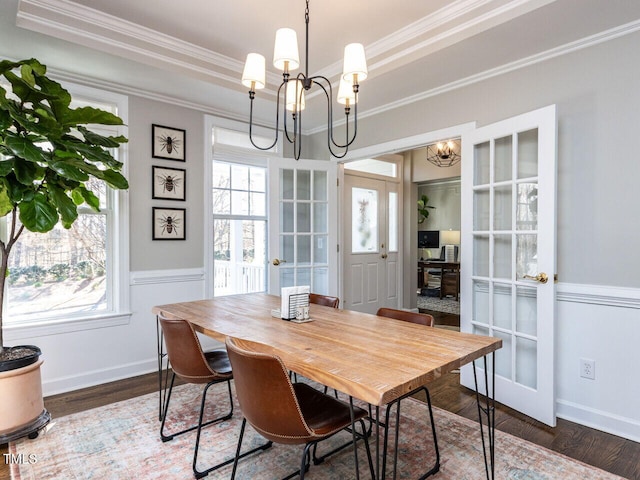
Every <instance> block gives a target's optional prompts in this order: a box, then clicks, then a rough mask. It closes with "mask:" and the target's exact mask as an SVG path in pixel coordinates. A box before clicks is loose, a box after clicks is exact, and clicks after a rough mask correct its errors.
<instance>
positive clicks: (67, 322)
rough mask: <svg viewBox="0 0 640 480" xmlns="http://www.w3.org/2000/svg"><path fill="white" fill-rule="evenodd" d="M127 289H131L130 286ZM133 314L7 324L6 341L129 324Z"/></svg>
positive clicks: (123, 313)
mask: <svg viewBox="0 0 640 480" xmlns="http://www.w3.org/2000/svg"><path fill="white" fill-rule="evenodd" d="M125 290H127V292H128V291H129V289H128V288H126V289H125ZM127 296H128V293H127ZM131 315H132V313H131V312H117V313H105V314H102V315H95V316H90V317H89V316H87V317H82V318H74V319H62V320H48V321H46V323H45V322H40V323H37V324H22V325H6V326H5V327H4V333H5V337H6V339H5V341H6V342H7V343H14V342H15V340H21V339H32V338H34V337H44V336H47V335H60V334H64V333H71V332H80V331H83V330H94V329H96V328H109V327H117V326H120V325H128V324H129V322H130V321H131Z"/></svg>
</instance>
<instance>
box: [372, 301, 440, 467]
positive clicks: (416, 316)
mask: <svg viewBox="0 0 640 480" xmlns="http://www.w3.org/2000/svg"><path fill="white" fill-rule="evenodd" d="M376 315H378V316H379V317H386V318H393V319H396V320H401V321H403V322H409V323H414V324H417V325H423V326H425V327H433V326H434V324H435V320H434V318H433V316H432V315H429V314H427V313H418V312H411V311H408V310H397V309H395V308H385V307H383V308H380V309H378V311H377V313H376ZM419 391H424V393H425V395H426V397H427V405H428V406H429V419H430V420H431V433H432V434H433V447H434V449H435V452H436V461H435V464H434V466H433V467H432V468H431V470H429V471H428V472H427V474H426V475H425V476H424V477H426V476H429V475H431V474H432V473H435V472H437V471H438V470H439V469H440V450H439V448H438V436H437V435H436V424H435V422H434V421H433V408H432V406H431V396H430V395H429V389H428V388H427V387H426V386H424V385H422V386H421V387H419V388H417V389H416V390H413V391H412V392H410V393H408V394H405V395H403V396H401V397H399V398H398V399H397V400H394V401H393V402H391V403H389V404H388V405H387V411H386V415H385V423H384V425H385V427H386V426H387V425H389V417H390V412H391V408H392V407H393V405H394V404H397V406H396V429H395V435H396V436H395V453H394V458H393V472H394V478H395V472H396V467H397V464H398V437H399V432H400V402H401V401H402V400H404V399H405V398H407V397H409V396H413V395H414V394H416V393H417V392H419ZM388 437H389V435H388V431H387V432H385V436H384V445H383V448H382V452H383V454H382V471H383V472H384V471H385V468H386V461H387V442H388ZM424 477H422V478H424Z"/></svg>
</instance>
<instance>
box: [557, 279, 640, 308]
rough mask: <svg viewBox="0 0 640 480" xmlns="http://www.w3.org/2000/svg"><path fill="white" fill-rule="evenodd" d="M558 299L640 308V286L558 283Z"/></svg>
mask: <svg viewBox="0 0 640 480" xmlns="http://www.w3.org/2000/svg"><path fill="white" fill-rule="evenodd" d="M556 300H557V301H558V302H572V303H589V304H593V305H604V306H610V307H625V308H637V309H640V288H628V287H615V286H610V285H587V284H581V283H558V287H557V294H556Z"/></svg>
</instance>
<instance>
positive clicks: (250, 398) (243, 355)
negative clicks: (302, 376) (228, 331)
mask: <svg viewBox="0 0 640 480" xmlns="http://www.w3.org/2000/svg"><path fill="white" fill-rule="evenodd" d="M226 344H227V352H228V354H229V359H230V360H231V365H232V366H233V370H234V372H235V379H234V382H235V386H236V396H237V398H238V402H239V403H240V408H241V410H242V414H243V415H244V418H243V420H242V426H241V429H240V437H239V439H238V448H237V451H236V460H235V462H234V465H233V471H232V473H231V479H232V480H233V479H234V478H235V474H236V470H237V466H238V458H239V453H240V450H241V448H242V439H243V436H244V431H245V428H246V423H247V422H249V424H250V425H251V426H252V427H253V428H254V429H255V430H256V431H257V432H258V433H260V435H262V436H263V437H265V438H267V439H268V440H270V441H272V442H275V443H282V444H294V445H302V444H304V445H305V448H304V450H303V453H302V460H301V463H300V470H299V472H296V473H294V474H292V475H291V476H289V477H287V478H291V477H293V476H295V475H296V474H299V475H300V479H303V478H304V474H305V472H306V471H307V470H308V468H309V460H308V459H309V456H310V448H311V446H314V445H316V444H317V443H318V442H319V441H321V440H324V439H326V438H329V437H330V436H332V435H334V434H335V433H338V432H339V431H341V430H343V429H345V428H348V427H351V426H352V421H351V408H353V414H354V417H353V418H354V422H356V421H357V422H359V423H360V426H361V428H362V432H363V434H360V433H356V431H355V428H354V429H353V430H352V434H353V447H354V457H355V468H356V469H357V468H358V456H357V448H356V439H357V438H362V439H364V442H365V447H366V450H367V456H368V460H369V468H370V469H371V474H372V477H373V462H372V460H371V452H370V450H369V443H368V440H367V437H366V435H365V434H364V433H365V425H364V422H363V420H362V419H363V418H365V417H366V416H367V412H366V411H365V410H363V409H361V408H359V407H355V406H353V403H351V405H349V404H347V403H345V402H342V401H340V400H336V399H335V398H333V397H331V396H329V395H325V394H324V393H322V392H320V391H318V390H316V389H315V388H313V387H311V386H310V385H307V384H306V383H291V380H290V378H289V375H288V373H287V368H286V367H285V365H284V364H283V363H282V360H280V358H279V357H278V356H276V355H273V354H268V353H262V352H260V350H261V349H264V345H260V344H256V343H253V342H249V341H247V340H238V339H233V338H227V341H226ZM313 457H314V463H315V464H317V463H320V462H322V460H323V459H324V458H322V459H317V458H316V457H315V448H314V451H313ZM325 457H326V456H325Z"/></svg>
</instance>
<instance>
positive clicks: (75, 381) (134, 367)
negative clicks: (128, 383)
mask: <svg viewBox="0 0 640 480" xmlns="http://www.w3.org/2000/svg"><path fill="white" fill-rule="evenodd" d="M157 371H158V360H157V358H155V357H154V358H153V359H150V360H145V361H141V362H136V363H130V364H126V365H117V366H115V367H114V368H106V369H101V370H91V371H85V372H82V373H81V374H79V375H73V376H67V377H60V378H53V379H51V380H48V381H43V382H42V393H43V395H44V396H45V397H48V396H51V395H57V394H59V393H66V392H71V391H73V390H80V389H82V388H87V387H94V386H96V385H102V384H103V383H109V382H115V381H117V380H124V379H125V378H131V377H137V376H138V375H144V374H146V373H152V372H157Z"/></svg>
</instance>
